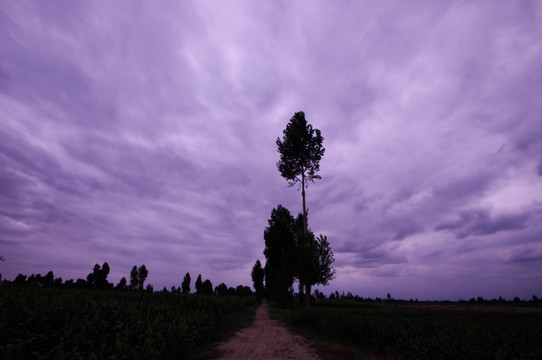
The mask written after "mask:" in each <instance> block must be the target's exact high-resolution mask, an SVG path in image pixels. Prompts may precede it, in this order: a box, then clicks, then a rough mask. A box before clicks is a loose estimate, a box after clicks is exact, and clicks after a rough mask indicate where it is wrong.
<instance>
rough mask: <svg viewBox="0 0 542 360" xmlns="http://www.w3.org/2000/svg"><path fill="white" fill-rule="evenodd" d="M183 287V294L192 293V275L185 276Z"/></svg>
mask: <svg viewBox="0 0 542 360" xmlns="http://www.w3.org/2000/svg"><path fill="white" fill-rule="evenodd" d="M200 280H201V279H200ZM181 287H182V292H183V294H189V293H190V273H186V275H185V276H184V279H183V283H182V284H181Z"/></svg>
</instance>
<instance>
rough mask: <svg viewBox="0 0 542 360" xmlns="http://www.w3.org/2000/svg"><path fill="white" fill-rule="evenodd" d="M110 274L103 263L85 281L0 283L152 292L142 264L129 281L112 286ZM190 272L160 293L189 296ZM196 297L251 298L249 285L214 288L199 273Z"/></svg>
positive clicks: (20, 278)
mask: <svg viewBox="0 0 542 360" xmlns="http://www.w3.org/2000/svg"><path fill="white" fill-rule="evenodd" d="M110 271H111V268H110V267H109V264H108V263H107V262H104V263H103V264H102V265H101V266H100V265H99V264H95V265H94V268H93V269H92V272H91V273H89V274H88V275H87V277H86V279H81V278H80V279H77V280H75V281H74V280H73V279H69V280H66V281H63V279H62V278H61V277H58V278H55V276H54V273H53V271H49V272H48V273H47V274H46V275H41V274H32V275H30V276H27V275H23V274H19V275H17V277H15V279H14V280H13V281H8V280H3V281H2V282H1V283H2V284H3V285H4V284H12V285H15V286H32V287H44V288H64V289H97V290H117V291H129V290H131V291H147V292H154V287H153V286H152V284H147V286H145V281H146V279H147V277H148V275H149V271H148V270H147V268H146V267H145V264H143V265H141V266H139V267H138V266H136V265H134V266H133V268H132V270H131V271H130V276H129V279H130V282H129V283H128V280H127V279H126V278H125V277H123V278H121V279H120V281H119V282H118V283H117V284H116V285H115V284H113V283H111V282H109V281H108V280H107V277H108V275H109V273H110ZM190 282H191V278H190V273H188V272H187V273H186V275H185V276H184V278H183V281H182V283H181V286H179V287H176V286H172V287H171V288H170V290H168V289H167V288H166V287H165V286H164V288H163V289H162V290H161V291H162V292H172V293H179V294H190V293H191V288H190ZM194 285H195V292H194V293H195V294H198V295H208V296H214V295H217V296H251V295H253V292H252V289H250V287H248V286H244V285H238V286H237V287H228V286H226V284H224V283H221V284H220V285H218V286H216V287H214V288H213V284H212V282H211V280H209V279H206V280H205V281H202V278H201V274H200V275H198V277H197V279H196V282H195V284H194Z"/></svg>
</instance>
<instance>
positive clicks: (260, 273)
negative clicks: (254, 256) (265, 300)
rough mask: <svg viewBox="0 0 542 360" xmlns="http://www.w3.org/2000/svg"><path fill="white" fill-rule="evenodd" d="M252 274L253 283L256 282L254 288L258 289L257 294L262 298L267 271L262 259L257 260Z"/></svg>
mask: <svg viewBox="0 0 542 360" xmlns="http://www.w3.org/2000/svg"><path fill="white" fill-rule="evenodd" d="M250 275H251V276H252V283H253V284H254V290H256V296H257V297H259V298H261V297H262V296H263V291H264V285H263V279H264V277H265V272H264V270H263V268H262V264H261V263H260V260H256V263H255V264H254V266H253V267H252V272H251V273H250Z"/></svg>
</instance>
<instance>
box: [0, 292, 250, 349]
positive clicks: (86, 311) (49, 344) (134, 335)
mask: <svg viewBox="0 0 542 360" xmlns="http://www.w3.org/2000/svg"><path fill="white" fill-rule="evenodd" d="M255 301H256V299H255V298H254V297H244V298H241V297H216V296H215V297H206V296H198V297H196V296H193V295H187V296H185V295H181V294H179V293H169V292H165V293H163V292H159V293H151V292H140V291H137V292H136V291H124V292H120V291H95V290H77V289H70V290H68V289H55V288H37V287H18V286H0V358H2V359H6V360H8V359H29V358H55V359H105V358H116V359H171V358H185V359H191V358H195V357H199V355H200V354H201V352H202V351H203V350H205V349H206V348H207V347H208V345H209V343H210V342H211V341H212V340H214V336H215V335H214V334H215V333H214V331H215V327H216V326H217V324H219V323H220V322H221V321H220V319H221V318H222V317H223V316H225V315H226V314H229V313H232V312H235V311H239V310H242V309H245V308H247V307H248V306H251V305H252V304H254V303H255Z"/></svg>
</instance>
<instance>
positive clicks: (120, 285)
mask: <svg viewBox="0 0 542 360" xmlns="http://www.w3.org/2000/svg"><path fill="white" fill-rule="evenodd" d="M115 288H116V289H117V290H124V289H126V278H125V277H124V276H123V277H122V279H120V281H119V283H118V284H117V286H116V287H115Z"/></svg>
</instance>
